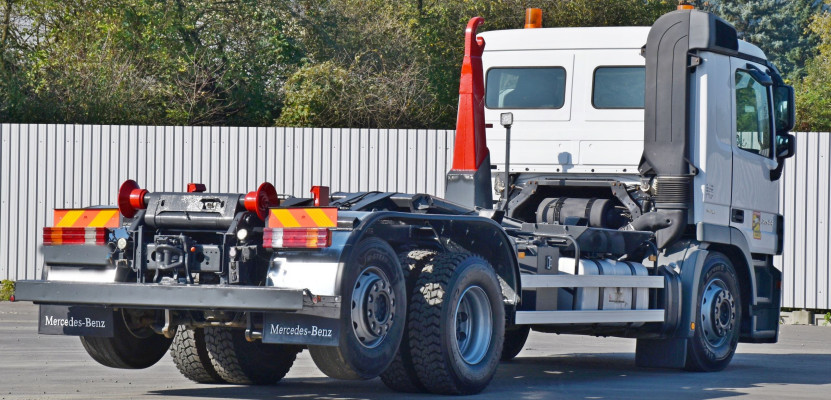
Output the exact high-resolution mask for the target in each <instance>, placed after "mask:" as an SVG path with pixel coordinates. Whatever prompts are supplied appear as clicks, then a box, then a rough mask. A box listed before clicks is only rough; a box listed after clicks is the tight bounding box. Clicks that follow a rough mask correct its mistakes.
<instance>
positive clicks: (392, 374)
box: [381, 250, 436, 393]
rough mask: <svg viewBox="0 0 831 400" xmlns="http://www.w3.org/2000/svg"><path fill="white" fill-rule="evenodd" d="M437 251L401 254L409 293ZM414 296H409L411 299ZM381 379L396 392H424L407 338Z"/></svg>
mask: <svg viewBox="0 0 831 400" xmlns="http://www.w3.org/2000/svg"><path fill="white" fill-rule="evenodd" d="M435 256H436V252H435V251H432V250H413V251H410V252H407V253H403V254H401V255H400V256H399V261H400V262H401V267H402V268H403V270H404V274H405V277H406V282H405V283H406V287H407V295H408V296H412V295H413V288H415V284H416V280H418V277H419V275H420V274H421V270H422V269H423V268H424V266H425V265H426V264H427V263H429V262H430V261H432V260H433V257H435ZM411 298H412V297H410V298H408V300H409V299H411ZM409 326H410V321H409V318H408V319H407V322H406V325H405V328H404V332H409V330H410V328H409ZM381 381H383V382H384V385H387V387H388V388H390V389H392V390H395V391H396V392H403V393H421V392H424V391H425V389H424V385H422V384H421V382H419V380H418V376H417V375H416V372H415V369H413V357H412V353H411V352H410V344H409V342H408V340H406V338H404V339H402V341H401V345H400V346H399V347H398V352H397V353H396V354H395V358H394V359H393V360H392V363H391V364H390V366H389V367H387V369H386V370H385V371H384V372H382V373H381Z"/></svg>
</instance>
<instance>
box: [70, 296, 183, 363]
mask: <svg viewBox="0 0 831 400" xmlns="http://www.w3.org/2000/svg"><path fill="white" fill-rule="evenodd" d="M143 314H144V312H142V311H132V310H124V309H122V310H119V311H113V337H94V336H81V344H82V345H83V346H84V349H85V350H86V351H87V353H88V354H89V355H90V356H91V357H92V359H93V360H95V361H97V362H98V363H99V364H101V365H104V366H107V367H110V368H124V369H142V368H147V367H150V366H152V365H153V364H156V363H157V362H158V361H159V360H161V358H162V357H163V356H164V354H165V353H166V352H167V349H168V348H169V347H170V342H171V341H172V339H168V338H166V337H164V336H162V335H157V334H156V333H155V332H154V331H153V330H152V329H150V328H149V327H146V326H143V325H142V324H141V322H140V320H141V318H142V315H143Z"/></svg>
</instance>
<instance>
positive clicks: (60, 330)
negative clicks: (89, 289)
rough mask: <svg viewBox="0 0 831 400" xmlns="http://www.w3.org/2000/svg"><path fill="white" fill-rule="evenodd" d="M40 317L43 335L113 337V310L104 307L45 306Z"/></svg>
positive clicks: (39, 331) (41, 309) (39, 328)
mask: <svg viewBox="0 0 831 400" xmlns="http://www.w3.org/2000/svg"><path fill="white" fill-rule="evenodd" d="M39 314H40V315H39V317H38V333H39V334H41V335H69V336H97V337H112V336H113V310H112V309H111V308H104V307H88V306H58V305H47V304H43V305H41V306H40V312H39Z"/></svg>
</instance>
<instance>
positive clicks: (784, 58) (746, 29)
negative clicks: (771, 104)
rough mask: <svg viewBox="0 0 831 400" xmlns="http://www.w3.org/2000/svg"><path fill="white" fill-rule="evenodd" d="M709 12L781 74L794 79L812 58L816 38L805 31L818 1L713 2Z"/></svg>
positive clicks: (730, 0) (738, 0)
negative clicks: (723, 21) (761, 51)
mask: <svg viewBox="0 0 831 400" xmlns="http://www.w3.org/2000/svg"><path fill="white" fill-rule="evenodd" d="M711 3H712V4H713V5H712V6H710V7H709V9H710V10H711V11H713V12H714V13H716V14H717V15H719V16H721V17H722V18H724V19H725V20H727V21H728V22H730V23H731V24H733V26H735V27H736V30H737V31H738V32H739V39H742V40H745V41H747V42H750V43H753V44H755V45H757V46H759V47H760V48H761V49H762V50H763V51H764V52H765V55H767V57H768V59H770V60H771V61H772V62H773V64H774V65H776V66H777V67H778V68H779V70H780V71H782V73H783V75H784V76H785V77H787V78H790V79H791V80H796V79H798V78H799V77H800V76H802V75H803V72H804V68H805V63H806V62H807V61H808V60H809V59H810V58H811V57H812V55H813V53H814V48H815V46H816V44H817V41H818V37H817V35H816V34H815V33H814V32H813V31H812V30H810V29H809V27H808V26H809V24H810V22H811V18H812V16H813V15H815V14H816V13H817V12H818V10H819V9H820V7H821V5H822V2H821V1H820V0H717V1H712V2H711Z"/></svg>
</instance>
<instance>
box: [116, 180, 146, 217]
mask: <svg viewBox="0 0 831 400" xmlns="http://www.w3.org/2000/svg"><path fill="white" fill-rule="evenodd" d="M146 195H147V189H142V188H140V187H139V185H138V183H136V181H134V180H132V179H128V180H126V181H124V183H122V184H121V187H120V188H119V189H118V210H119V211H120V212H121V215H123V216H125V217H126V218H133V217H134V216H135V215H136V213H137V212H138V210H143V209H145V208H147V203H145V201H144V197H145V196H146Z"/></svg>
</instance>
